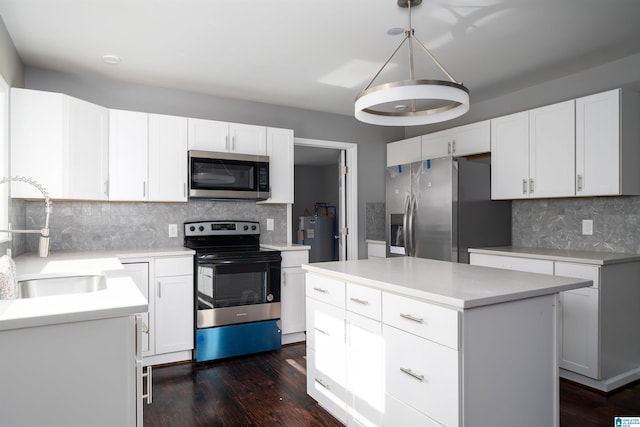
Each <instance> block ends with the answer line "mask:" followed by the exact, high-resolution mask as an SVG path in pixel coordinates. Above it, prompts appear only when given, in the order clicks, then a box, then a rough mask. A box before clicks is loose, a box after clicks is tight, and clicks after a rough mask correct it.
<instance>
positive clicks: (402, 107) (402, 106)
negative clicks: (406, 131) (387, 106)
mask: <svg viewBox="0 0 640 427" xmlns="http://www.w3.org/2000/svg"><path fill="white" fill-rule="evenodd" d="M393 108H395V109H396V110H397V111H407V108H408V107H407V106H406V105H402V104H400V105H396V106H395V107H393Z"/></svg>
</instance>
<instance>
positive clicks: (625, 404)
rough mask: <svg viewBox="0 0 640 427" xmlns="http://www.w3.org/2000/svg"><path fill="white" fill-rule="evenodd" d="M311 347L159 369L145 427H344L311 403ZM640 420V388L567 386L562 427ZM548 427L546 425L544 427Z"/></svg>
mask: <svg viewBox="0 0 640 427" xmlns="http://www.w3.org/2000/svg"><path fill="white" fill-rule="evenodd" d="M305 366H306V361H305V347H304V344H303V343H302V344H294V345H288V346H285V347H283V348H282V350H279V351H275V352H269V353H263V354H259V355H252V356H246V357H238V358H232V359H227V360H223V361H215V362H207V363H201V364H190V363H187V364H178V365H170V366H165V367H160V368H155V369H154V370H153V403H152V404H150V405H145V406H144V425H145V427H156V426H176V427H178V426H179V427H183V426H229V427H236V426H238V427H239V426H265V427H266V426H287V427H288V426H292V427H294V426H329V427H333V426H341V425H342V424H341V423H339V422H338V421H337V420H336V419H335V418H333V417H332V416H331V415H329V414H328V413H327V412H326V411H325V410H323V409H322V408H320V407H319V406H318V405H317V404H316V402H315V401H314V400H313V399H311V398H310V397H309V396H307V393H306V375H305ZM614 416H640V383H635V384H633V385H631V386H629V387H625V388H623V389H620V390H618V391H616V392H614V393H611V394H609V395H604V394H602V393H599V392H595V391H592V390H590V389H587V388H584V387H581V386H579V385H576V384H573V383H570V382H568V381H561V382H560V426H561V427H609V426H613V425H614V423H613V419H614ZM540 427H546V426H540Z"/></svg>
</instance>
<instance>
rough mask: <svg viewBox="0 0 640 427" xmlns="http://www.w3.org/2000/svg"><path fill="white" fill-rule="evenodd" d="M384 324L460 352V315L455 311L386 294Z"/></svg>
mask: <svg viewBox="0 0 640 427" xmlns="http://www.w3.org/2000/svg"><path fill="white" fill-rule="evenodd" d="M382 321H383V322H384V323H385V324H387V325H391V326H395V327H396V328H398V329H402V330H404V331H407V332H411V333H412V334H415V335H418V336H421V337H423V338H427V339H429V340H431V341H435V342H437V343H440V344H443V345H446V346H447V347H451V348H454V349H458V348H459V344H458V341H459V340H458V321H459V314H458V312H457V311H455V310H450V309H448V308H443V307H440V306H437V305H433V304H429V303H427V302H423V301H417V300H414V299H411V298H406V297H401V296H399V295H395V294H390V293H387V292H384V293H383V294H382Z"/></svg>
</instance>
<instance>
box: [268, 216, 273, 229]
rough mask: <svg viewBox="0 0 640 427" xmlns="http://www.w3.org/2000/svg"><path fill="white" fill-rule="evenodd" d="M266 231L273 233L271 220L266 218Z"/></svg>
mask: <svg viewBox="0 0 640 427" xmlns="http://www.w3.org/2000/svg"><path fill="white" fill-rule="evenodd" d="M267 231H273V218H267Z"/></svg>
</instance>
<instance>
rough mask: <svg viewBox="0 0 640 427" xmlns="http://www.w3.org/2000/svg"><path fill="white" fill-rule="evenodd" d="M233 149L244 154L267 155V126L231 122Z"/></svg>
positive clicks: (230, 130)
mask: <svg viewBox="0 0 640 427" xmlns="http://www.w3.org/2000/svg"><path fill="white" fill-rule="evenodd" d="M229 135H230V136H231V149H230V150H229V151H231V152H234V153H242V154H257V155H259V156H266V155H267V128H265V127H264V126H254V125H243V124H239V123H229Z"/></svg>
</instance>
